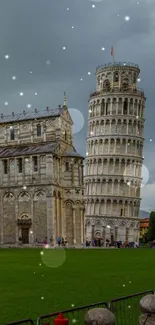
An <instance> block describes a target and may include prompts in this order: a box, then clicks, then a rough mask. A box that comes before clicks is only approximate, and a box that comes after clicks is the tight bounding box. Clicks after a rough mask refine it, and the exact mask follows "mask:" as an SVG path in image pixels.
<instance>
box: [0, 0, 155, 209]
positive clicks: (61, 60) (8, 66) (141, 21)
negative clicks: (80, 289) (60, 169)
mask: <svg viewBox="0 0 155 325" xmlns="http://www.w3.org/2000/svg"><path fill="white" fill-rule="evenodd" d="M92 4H93V2H91V1H88V0H78V1H77V0H66V1H51V0H45V1H42V0H33V1H31V0H27V1H21V0H13V1H7V0H2V1H1V12H0V38H1V49H0V67H1V69H0V107H1V112H3V113H4V112H5V113H9V112H12V111H14V112H17V111H20V110H23V109H26V105H27V104H31V105H32V109H34V108H39V109H43V108H44V107H46V106H50V107H55V106H57V105H58V104H62V102H63V92H64V91H66V92H67V100H68V106H69V107H70V108H76V109H79V110H80V111H81V112H82V114H83V115H84V119H85V125H84V127H83V129H82V130H81V131H80V132H79V133H78V134H76V135H75V144H76V146H77V149H78V150H79V151H80V153H82V154H83V155H84V154H85V137H86V134H87V112H88V97H89V93H90V91H91V90H92V89H94V88H95V85H96V81H95V69H96V66H98V65H100V64H103V63H106V62H109V61H111V56H110V48H111V45H114V48H115V59H116V60H118V61H130V62H134V63H138V64H139V66H140V68H141V82H140V83H139V87H142V88H144V89H145V94H146V96H147V103H146V111H145V117H146V123H145V139H146V142H145V151H144V156H145V160H144V164H145V166H146V167H147V168H148V170H149V173H150V179H149V182H148V185H146V186H144V189H143V200H142V202H144V204H143V205H146V203H145V202H146V201H145V195H144V194H145V193H147V194H146V198H147V206H148V205H149V204H150V206H151V204H152V206H153V204H154V194H151V193H154V192H153V191H154V186H153V184H152V182H153V183H154V182H155V176H154V175H155V166H154V158H155V154H154V152H155V150H154V149H155V147H154V142H155V136H154V121H155V109H154V75H155V71H154V70H155V43H154V29H155V22H154V21H155V10H154V9H155V8H154V7H155V6H154V0H143V1H142V0H139V5H137V3H136V1H135V0H128V1H125V0H117V1H115V0H110V1H109V0H103V1H101V2H96V1H94V4H95V6H96V7H95V8H92ZM67 7H69V10H67ZM118 15H119V16H118ZM125 16H130V17H131V19H130V21H128V22H125V20H124V17H125ZM72 26H74V28H73V29H72ZM63 46H66V50H65V51H63V50H62V47H63ZM102 47H105V51H102V50H101V48H102ZM5 54H9V55H10V59H9V60H5V59H4V55H5ZM47 60H50V62H51V64H50V65H47V64H46V61H47ZM31 70H32V72H33V73H32V74H30V71H31ZM88 71H90V72H91V75H90V76H89V75H88ZM13 75H15V76H16V77H17V79H16V80H15V81H13V80H12V76H13ZM81 78H83V81H80V79H81ZM21 91H23V93H24V96H23V97H20V96H19V93H20V92H21ZM35 92H37V93H38V95H37V96H35ZM5 101H8V102H9V106H7V107H5V106H4V102H5ZM150 138H152V140H153V141H152V142H151V143H150V142H149V139H150ZM149 183H151V184H149ZM145 191H146V192H145ZM148 197H150V199H148ZM151 202H152V203H151ZM148 208H149V207H148Z"/></svg>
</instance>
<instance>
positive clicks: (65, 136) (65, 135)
mask: <svg viewBox="0 0 155 325" xmlns="http://www.w3.org/2000/svg"><path fill="white" fill-rule="evenodd" d="M64 138H65V141H67V132H66V131H65V133H64Z"/></svg>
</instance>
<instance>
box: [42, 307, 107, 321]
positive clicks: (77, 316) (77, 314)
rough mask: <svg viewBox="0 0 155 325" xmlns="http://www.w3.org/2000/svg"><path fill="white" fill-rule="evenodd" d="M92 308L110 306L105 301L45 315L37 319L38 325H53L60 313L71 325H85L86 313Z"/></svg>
mask: <svg viewBox="0 0 155 325" xmlns="http://www.w3.org/2000/svg"><path fill="white" fill-rule="evenodd" d="M92 308H108V304H107V303H106V302H105V301H102V302H98V303H95V304H91V305H86V306H81V307H77V308H72V309H68V310H64V311H59V312H56V313H52V314H49V315H44V316H41V317H39V318H38V319H37V325H45V324H46V325H53V320H54V318H55V317H57V316H58V315H59V314H60V313H62V314H63V315H64V317H65V318H68V319H69V325H71V324H77V325H83V321H84V316H85V314H86V312H87V311H88V310H89V309H92Z"/></svg>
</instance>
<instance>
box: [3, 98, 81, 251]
mask: <svg viewBox="0 0 155 325" xmlns="http://www.w3.org/2000/svg"><path fill="white" fill-rule="evenodd" d="M72 125H73V122H72V119H71V116H70V114H69V111H68V109H67V106H66V97H65V98H64V105H63V107H61V106H59V107H58V108H56V109H50V108H48V107H47V108H46V110H45V111H41V112H39V111H37V110H35V112H33V113H30V112H27V113H26V112H25V111H23V113H22V114H14V113H12V115H11V116H4V115H3V114H1V117H0V243H1V244H15V243H18V239H19V237H20V236H21V237H22V239H23V243H25V244H34V243H35V241H36V238H37V240H38V242H43V241H44V239H45V238H46V237H47V240H48V242H52V243H55V242H56V241H57V238H58V237H59V236H60V237H64V238H65V237H66V238H67V241H68V243H69V245H73V244H81V242H83V240H84V237H83V236H84V232H83V229H84V228H83V223H84V221H83V220H84V199H83V194H84V193H83V191H84V187H83V157H82V156H81V155H79V154H78V153H77V152H76V150H75V148H74V146H73V136H72Z"/></svg>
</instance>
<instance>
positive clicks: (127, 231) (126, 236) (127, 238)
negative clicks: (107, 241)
mask: <svg viewBox="0 0 155 325" xmlns="http://www.w3.org/2000/svg"><path fill="white" fill-rule="evenodd" d="M125 240H126V241H128V240H129V228H128V227H127V228H126V235H125Z"/></svg>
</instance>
